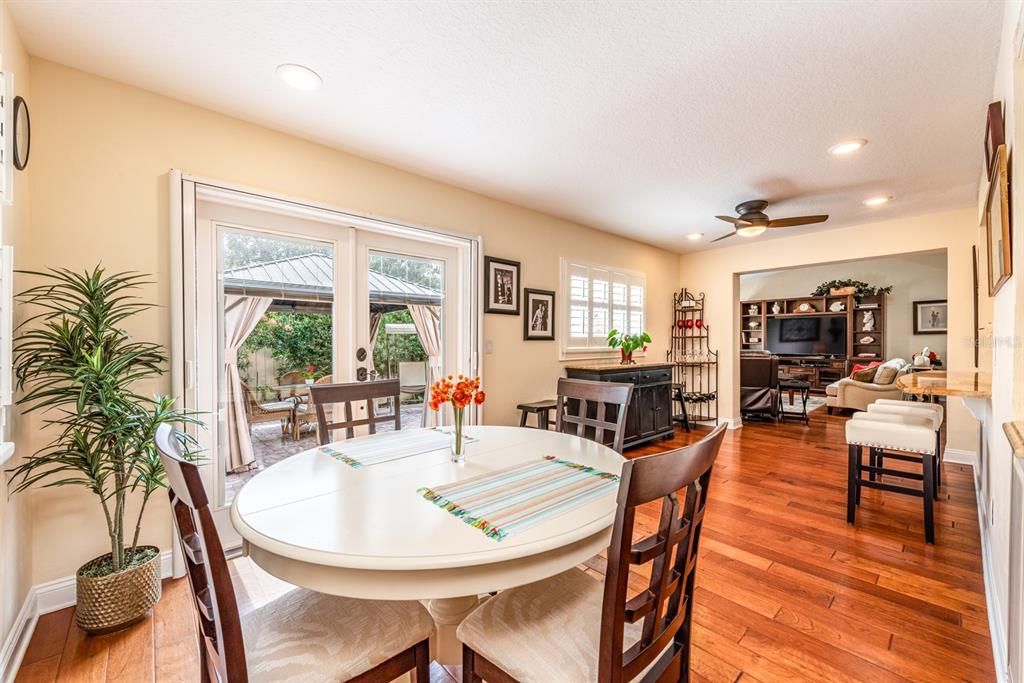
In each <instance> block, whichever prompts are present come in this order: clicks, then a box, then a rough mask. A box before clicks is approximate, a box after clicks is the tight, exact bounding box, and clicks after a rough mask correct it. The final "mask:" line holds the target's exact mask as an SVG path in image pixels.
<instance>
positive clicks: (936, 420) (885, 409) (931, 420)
mask: <svg viewBox="0 0 1024 683" xmlns="http://www.w3.org/2000/svg"><path fill="white" fill-rule="evenodd" d="M868 414H869V415H905V416H908V417H920V418H922V419H925V420H927V421H928V424H930V425H931V426H932V429H933V430H934V431H938V430H939V428H941V427H942V416H941V415H939V414H938V413H936V412H935V411H934V410H920V409H915V408H907V407H904V406H893V405H886V404H882V405H877V404H875V403H872V404H871V405H869V406H868Z"/></svg>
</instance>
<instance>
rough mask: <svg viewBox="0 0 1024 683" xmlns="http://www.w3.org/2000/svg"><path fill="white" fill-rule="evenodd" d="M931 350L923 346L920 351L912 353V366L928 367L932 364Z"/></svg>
mask: <svg viewBox="0 0 1024 683" xmlns="http://www.w3.org/2000/svg"><path fill="white" fill-rule="evenodd" d="M932 354H933V352H932V351H929V350H928V347H927V346H926V347H924V349H923V350H922V351H921V353H916V354H914V367H915V368H928V367H931V364H932Z"/></svg>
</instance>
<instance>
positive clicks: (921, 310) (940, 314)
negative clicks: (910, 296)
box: [914, 299, 949, 334]
mask: <svg viewBox="0 0 1024 683" xmlns="http://www.w3.org/2000/svg"><path fill="white" fill-rule="evenodd" d="M946 309H947V305H946V300H945V299H942V300H941V301H915V302H914V334H946V332H947V331H948V330H947V326H948V325H949V315H948V312H947V310H946Z"/></svg>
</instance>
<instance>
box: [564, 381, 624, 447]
mask: <svg viewBox="0 0 1024 683" xmlns="http://www.w3.org/2000/svg"><path fill="white" fill-rule="evenodd" d="M632 395H633V385H632V384H620V383H618V382H594V381H591V380H586V379H566V378H565V377H562V378H560V379H559V380H558V399H557V400H558V406H557V409H556V411H555V429H556V430H557V431H559V432H566V433H567V434H576V436H581V437H583V438H586V439H592V440H593V441H597V442H598V443H603V444H605V445H606V446H610V447H612V448H614V449H615V452H616V453H622V442H623V440H624V439H625V438H626V413H627V412H628V411H629V399H630V397H631V396H632ZM609 406H611V407H612V409H613V411H614V413H615V414H614V417H611V418H609V416H608V408H609ZM605 432H610V433H611V438H610V439H609V438H606V437H605Z"/></svg>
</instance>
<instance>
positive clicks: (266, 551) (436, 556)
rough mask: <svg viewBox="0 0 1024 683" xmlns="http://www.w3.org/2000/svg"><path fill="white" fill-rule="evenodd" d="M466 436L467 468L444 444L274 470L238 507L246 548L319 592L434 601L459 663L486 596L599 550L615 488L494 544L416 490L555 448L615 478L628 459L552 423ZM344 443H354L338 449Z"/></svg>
mask: <svg viewBox="0 0 1024 683" xmlns="http://www.w3.org/2000/svg"><path fill="white" fill-rule="evenodd" d="M424 433H425V434H426V430H424ZM402 434H407V432H402ZM465 434H466V435H467V436H469V437H472V439H474V441H471V442H470V443H468V444H467V446H466V456H465V462H464V463H463V464H454V463H452V462H451V457H450V452H449V449H448V448H447V447H445V448H443V449H438V450H434V451H429V452H426V453H419V454H416V455H410V456H408V457H403V458H400V459H396V460H390V461H386V462H380V463H378V464H373V465H367V466H364V467H359V468H355V467H351V466H350V465H347V464H345V463H343V462H341V461H339V460H338V459H336V458H334V457H332V456H331V455H329V454H325V453H323V452H321V451H320V450H319V449H318V448H312V449H310V450H307V451H303V452H301V453H297V454H296V455H294V456H292V457H290V458H287V459H286V460H283V461H282V462H279V463H277V464H276V465H273V466H271V467H268V468H267V469H266V470H264V471H263V472H260V473H259V474H257V475H256V476H255V477H253V478H252V479H251V480H250V481H249V482H248V483H246V484H245V486H243V487H242V489H241V491H239V492H238V494H237V495H236V496H235V499H234V502H233V503H232V506H231V522H232V524H233V525H234V527H235V529H237V530H238V533H239V534H241V536H242V539H243V551H244V553H245V554H247V555H248V556H249V557H250V558H251V559H252V561H253V562H255V563H256V564H257V565H258V566H260V567H261V568H262V569H264V570H265V571H267V572H268V573H270V574H272V575H274V576H276V577H278V578H279V579H282V580H283V581H287V582H288V583H291V584H294V585H297V586H302V587H303V588H308V589H310V590H313V591H317V592H320V593H328V594H331V595H341V596H346V597H353V598H365V599H371V600H373V599H377V600H385V599H386V600H422V601H425V602H426V605H427V609H428V610H429V612H430V614H431V616H432V617H433V618H434V621H435V624H436V626H437V638H436V642H435V644H434V645H435V647H434V656H435V658H436V659H437V660H438V661H439V662H441V663H443V664H458V663H460V662H461V645H460V643H459V642H458V641H457V639H456V638H455V628H456V627H457V626H458V624H459V623H460V622H461V621H462V619H464V618H465V617H466V615H468V614H469V613H470V612H471V611H472V610H473V608H474V607H476V605H477V604H478V602H479V598H478V596H479V595H481V594H485V593H489V592H492V591H498V590H503V589H506V588H512V587H514V586H520V585H523V584H527V583H531V582H533V581H538V580H540V579H544V578H547V577H549V576H554V575H555V574H558V573H559V572H562V571H565V570H567V569H570V568H572V567H574V566H576V565H577V564H579V563H581V562H583V561H584V560H586V559H587V558H589V557H592V556H594V555H596V554H598V553H599V552H601V550H603V549H604V548H606V547H607V546H608V542H609V539H610V535H611V526H612V523H613V521H614V517H615V508H616V496H615V495H614V489H612V491H611V492H610V493H609V494H608V495H606V496H602V497H600V498H596V499H594V500H591V501H589V502H587V503H585V504H583V505H582V506H580V507H577V508H575V509H570V510H567V511H565V512H564V513H560V514H558V515H556V516H553V517H550V518H547V519H545V520H544V521H542V522H540V523H539V524H536V525H534V526H532V527H529V528H526V529H523V530H521V531H517V532H514V533H511V534H509V535H508V536H507V537H505V538H504V539H503V540H496V539H494V538H491V537H488V536H487V535H485V534H484V533H483V532H482V531H480V530H479V529H476V528H473V527H472V526H470V525H468V524H466V523H464V522H463V521H462V520H460V519H459V518H457V517H455V516H454V515H452V514H451V513H449V512H447V511H446V510H444V509H442V508H441V507H439V506H437V505H434V504H433V503H431V502H430V501H428V500H427V499H425V498H424V497H423V496H422V495H421V494H420V493H417V489H420V488H422V487H436V486H440V485H444V484H448V483H452V482H456V481H459V480H462V479H467V478H469V477H475V476H479V475H481V474H486V473H488V472H492V471H495V470H500V469H503V468H506V467H509V466H512V465H516V464H520V463H524V462H527V461H530V460H536V459H540V458H542V457H543V456H546V455H551V456H555V457H557V458H562V459H565V460H570V461H572V462H575V463H579V464H581V465H588V466H592V467H595V468H597V469H599V470H603V471H605V472H611V473H613V474H620V472H621V469H622V463H623V462H624V460H623V458H622V456H620V455H619V454H618V453H616V452H615V451H614V450H612V449H610V448H608V447H607V446H603V445H601V444H598V443H595V442H593V441H589V440H585V439H582V438H580V437H578V436H573V435H569V434H560V433H558V432H554V431H546V430H540V429H529V428H522V427H497V426H494V427H492V426H467V427H466V428H465ZM388 437H389V434H388V433H384V434H378V435H375V436H365V437H359V438H360V439H387V438H388ZM344 443H348V444H352V443H353V442H352V441H349V442H340V443H338V444H334V446H335V447H338V448H340V447H342V444H344Z"/></svg>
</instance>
